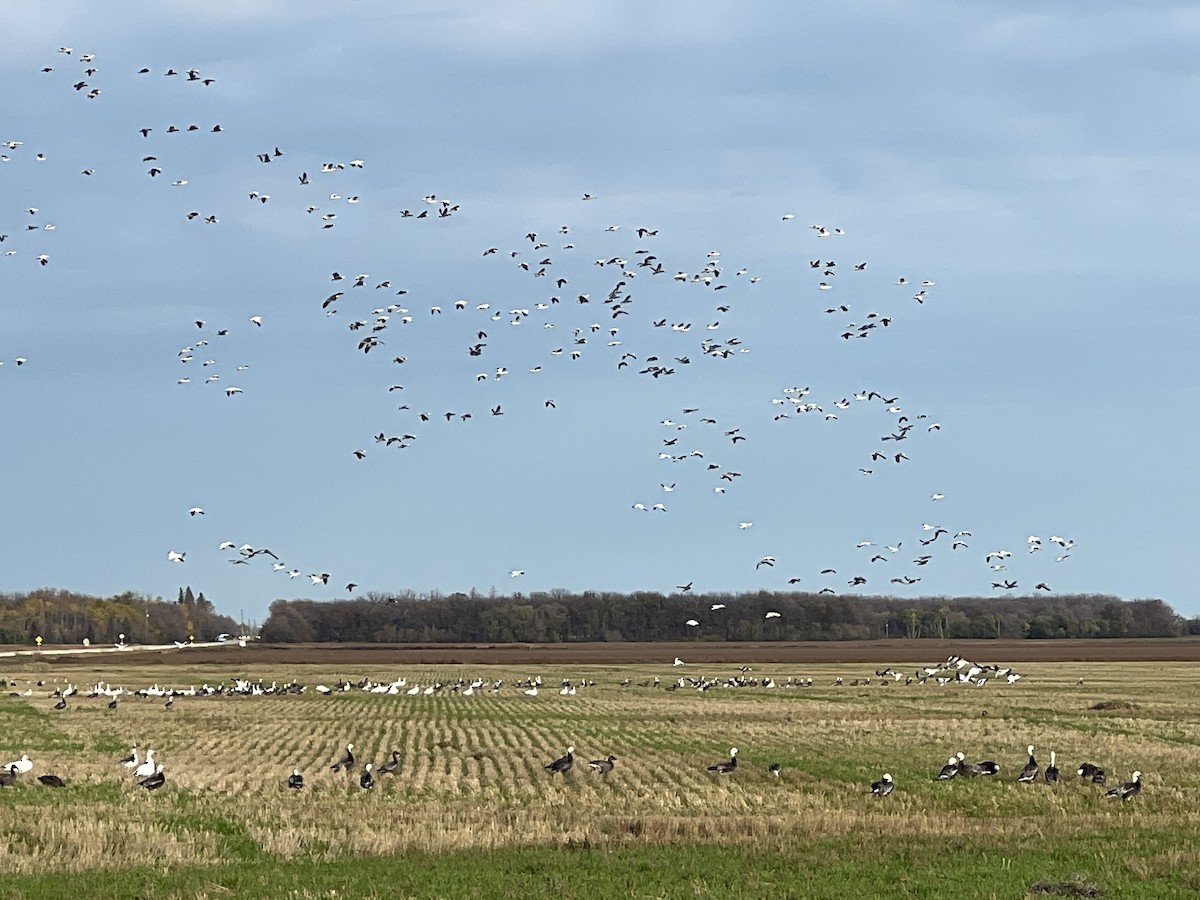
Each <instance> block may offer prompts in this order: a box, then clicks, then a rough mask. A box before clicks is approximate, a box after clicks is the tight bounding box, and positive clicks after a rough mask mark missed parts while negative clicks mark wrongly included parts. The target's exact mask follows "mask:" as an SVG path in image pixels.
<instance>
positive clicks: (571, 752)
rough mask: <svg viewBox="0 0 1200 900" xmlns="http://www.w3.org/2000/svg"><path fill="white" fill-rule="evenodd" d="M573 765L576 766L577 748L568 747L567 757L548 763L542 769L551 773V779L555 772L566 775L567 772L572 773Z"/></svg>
mask: <svg viewBox="0 0 1200 900" xmlns="http://www.w3.org/2000/svg"><path fill="white" fill-rule="evenodd" d="M573 765H575V748H574V747H573V746H571V747H567V752H566V754H565V755H563V756H560V757H559V758H558V759H556V760H554V762H552V763H548V764H546V765H545V766H543V767H542V768H544V769H545V770H546V771H547V772H549V773H550V777H551V778H553V777H554V773H555V772H562V773H563V774H564V775H565V774H566V773H567V772H569V771H571V766H573Z"/></svg>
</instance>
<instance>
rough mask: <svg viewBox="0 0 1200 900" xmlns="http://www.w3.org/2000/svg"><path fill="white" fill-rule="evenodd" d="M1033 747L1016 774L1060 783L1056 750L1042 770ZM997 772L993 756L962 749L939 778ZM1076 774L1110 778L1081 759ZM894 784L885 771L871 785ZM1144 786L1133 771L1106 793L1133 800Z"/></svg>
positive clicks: (1024, 779) (1087, 778)
mask: <svg viewBox="0 0 1200 900" xmlns="http://www.w3.org/2000/svg"><path fill="white" fill-rule="evenodd" d="M1033 750H1034V747H1033V744H1030V745H1029V746H1028V747H1026V752H1027V753H1028V754H1029V759H1028V761H1027V762H1026V763H1025V767H1024V768H1023V769H1021V771H1020V772H1019V773H1018V774H1017V781H1018V782H1019V783H1021V784H1034V783H1036V782H1037V780H1038V776H1039V775H1040V776H1041V777H1042V780H1043V781H1045V783H1046V784H1058V781H1059V771H1058V766H1057V765H1056V764H1055V763H1056V759H1057V753H1055V751H1053V750H1051V751H1050V765H1048V766H1046V769H1045V771H1043V770H1042V767H1041V765H1040V764H1039V763H1038V761H1037V757H1036V756H1034V753H1033ZM998 774H1000V765H999V764H998V763H997V762H995V761H994V760H990V759H988V760H981V761H980V762H977V763H972V762H967V758H966V755H965V754H964V753H963V752H962V751H961V750H960V751H959V752H958V753H956V754H955V755H954V756H951V757H950V759H949V760H947V762H946V764H945V765H944V766H942V768H941V770H940V771H939V772H938V775H937V780H938V781H950V780H952V779H954V778H957V777H959V776H960V775H961V776H963V777H966V778H977V777H988V776H992V775H998ZM1076 774H1077V775H1078V776H1079V777H1080V778H1081V779H1083V780H1084V781H1090V782H1091V783H1092V784H1104V783H1105V782H1106V781H1107V775H1106V774H1105V772H1104V769H1102V768H1101V767H1100V766H1097V765H1096V764H1095V763H1090V762H1084V763H1080V765H1079V768H1078V769H1077V770H1076ZM884 781H886V783H887V784H886V790H883V791H882V792H881V791H879V790H876V787H877V786H878V785H880V784H883V782H884ZM891 784H892V779H891V776H890V775H884V776H883V781H879V782H875V783H874V784H872V785H871V790H872V792H873V793H877V794H878V793H882V795H884V796H886V795H887V794H889V793H891ZM1141 790H1142V773H1141V772H1134V773H1133V776H1132V778H1131V779H1130V780H1129V781H1126V782H1122V783H1121V784H1118V785H1117V786H1116V787H1114V788H1110V789H1109V790H1108V791H1107V792H1106V794H1105V796H1106V797H1114V798H1119V799H1120V800H1123V801H1124V800H1132V799H1133V798H1134V797H1136V796H1137V795H1138V794H1139V793H1141Z"/></svg>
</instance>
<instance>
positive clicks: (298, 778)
mask: <svg viewBox="0 0 1200 900" xmlns="http://www.w3.org/2000/svg"><path fill="white" fill-rule="evenodd" d="M287 785H288V787H290V788H291V789H292V790H294V791H298V790H300V789H301V788H302V787H304V776H303V775H301V774H300V770H299V769H292V774H291V775H289V776H288V781H287Z"/></svg>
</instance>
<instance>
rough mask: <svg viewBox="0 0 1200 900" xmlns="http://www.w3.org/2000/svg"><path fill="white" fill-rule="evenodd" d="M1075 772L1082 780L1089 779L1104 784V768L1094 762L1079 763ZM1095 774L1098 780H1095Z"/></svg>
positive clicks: (1094, 782)
mask: <svg viewBox="0 0 1200 900" xmlns="http://www.w3.org/2000/svg"><path fill="white" fill-rule="evenodd" d="M1075 774H1076V775H1078V776H1079V777H1080V778H1082V779H1083V780H1084V781H1090V782H1092V783H1093V784H1104V770H1103V769H1102V768H1100V767H1099V766H1098V765H1096V764H1095V763H1090V762H1085V763H1080V764H1079V768H1078V769H1077V770H1076V772H1075ZM1097 776H1099V779H1100V780H1099V781H1097V780H1096V778H1097Z"/></svg>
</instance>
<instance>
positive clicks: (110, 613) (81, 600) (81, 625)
mask: <svg viewBox="0 0 1200 900" xmlns="http://www.w3.org/2000/svg"><path fill="white" fill-rule="evenodd" d="M238 630H239V629H238V625H237V623H236V622H235V621H234V620H233V619H231V618H230V617H229V616H226V615H222V614H221V613H219V612H217V611H216V609H215V608H214V607H213V605H212V603H210V602H209V601H208V600H207V599H206V598H205V596H204V594H203V592H201V593H200V594H199V595H195V594H193V593H192V589H191V588H190V587H187V588H182V587H181V588H180V589H179V596H178V597H177V598H176V600H175V601H174V602H168V601H165V600H163V599H162V598H161V597H154V598H151V597H147V596H143V595H141V594H135V593H134V592H133V591H126V592H125V593H123V594H117V595H115V596H112V597H94V596H90V595H88V594H77V593H74V592H73V591H65V590H57V589H53V588H40V589H38V590H36V591H30V592H29V593H13V594H0V644H32V643H34V642H35V640H36V639H37V638H38V637H41V639H42V641H43V642H44V643H46V644H78V643H82V641H83V640H84V638H87V639H88V640H89V641H91V642H93V643H117V642H118V641H119V640H120V636H121V635H125V640H126V642H128V643H143V644H161V643H167V642H169V641H186V640H188V639H189V637H192V636H194V637H195V639H196V640H198V641H202V640H212V639H213V638H214V637H215V636H216V635H218V634H221V633H223V632H225V633H229V634H235V633H237V631H238Z"/></svg>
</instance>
